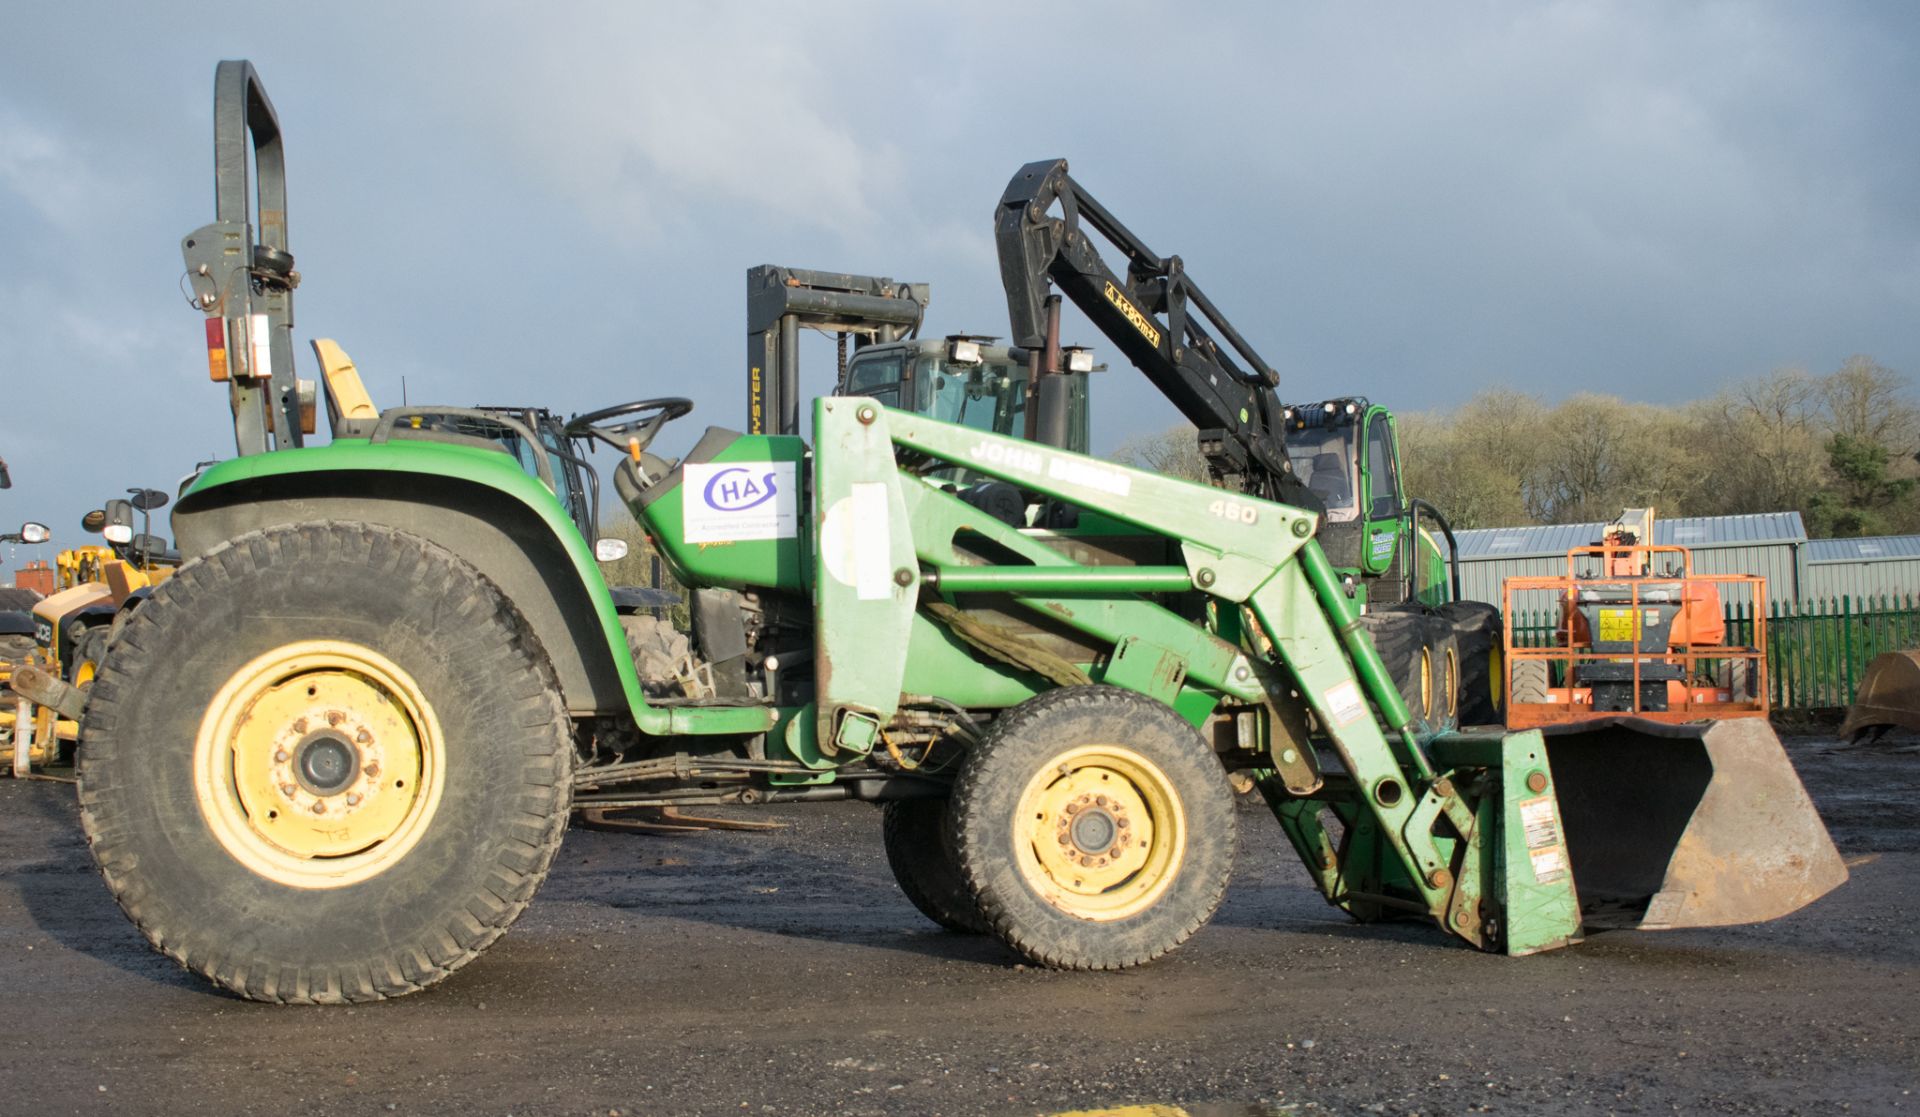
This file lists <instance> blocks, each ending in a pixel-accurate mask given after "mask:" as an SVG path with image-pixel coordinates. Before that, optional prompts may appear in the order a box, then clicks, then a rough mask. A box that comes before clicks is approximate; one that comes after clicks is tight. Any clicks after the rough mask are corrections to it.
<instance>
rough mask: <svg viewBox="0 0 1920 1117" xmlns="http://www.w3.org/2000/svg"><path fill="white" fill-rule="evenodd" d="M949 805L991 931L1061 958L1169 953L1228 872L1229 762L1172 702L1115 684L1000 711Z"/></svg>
mask: <svg viewBox="0 0 1920 1117" xmlns="http://www.w3.org/2000/svg"><path fill="white" fill-rule="evenodd" d="M950 810H951V811H952V821H951V826H952V828H953V840H954V853H955V856H956V857H957V859H958V860H959V863H960V871H961V873H962V874H963V875H964V876H965V878H966V881H967V885H968V888H969V889H970V890H971V891H972V893H973V897H974V900H975V902H976V903H977V904H978V905H979V907H980V912H981V914H982V915H983V916H984V917H985V918H986V921H987V923H988V925H989V926H990V927H991V928H992V930H993V932H994V934H996V935H998V936H999V937H1000V939H1001V941H1003V942H1005V943H1006V944H1007V945H1008V946H1010V947H1012V948H1013V949H1014V950H1016V951H1018V952H1019V953H1020V954H1022V955H1024V956H1025V957H1027V958H1028V959H1030V960H1032V961H1034V962H1038V963H1040V964H1041V965H1045V966H1052V967H1055V968H1058V969H1071V970H1117V969H1123V968H1125V967H1128V966H1137V965H1140V964H1141V963H1144V962H1150V961H1152V960H1153V959H1155V958H1158V957H1160V956H1161V955H1162V954H1165V953H1166V952H1167V951H1169V950H1172V949H1173V948H1174V947H1176V946H1179V945H1180V944H1181V943H1183V942H1185V941H1186V940H1187V938H1188V937H1189V936H1191V935H1192V934H1193V933H1194V932H1195V931H1197V930H1199V929H1200V928H1201V927H1202V926H1204V925H1205V924H1206V922H1207V920H1208V919H1211V918H1212V917H1213V913H1214V910H1215V909H1216V908H1218V907H1219V905H1220V898H1221V896H1222V895H1224V894H1225V893H1226V889H1227V879H1228V877H1229V876H1231V875H1232V872H1233V857H1234V852H1235V840H1236V839H1235V820H1234V810H1233V789H1232V787H1231V786H1230V785H1229V784H1228V782H1227V773H1226V770H1225V769H1224V768H1223V767H1222V766H1221V764H1220V761H1219V759H1218V758H1217V757H1215V756H1214V754H1213V753H1212V751H1211V750H1209V749H1208V748H1207V745H1206V742H1205V741H1203V740H1202V739H1201V737H1200V735H1199V734H1198V733H1197V732H1195V730H1194V728H1193V726H1192V725H1190V724H1188V723H1187V721H1186V720H1185V719H1183V718H1182V717H1180V715H1178V714H1176V713H1174V712H1173V710H1172V709H1171V708H1169V707H1167V706H1165V705H1163V704H1161V703H1159V702H1156V701H1154V700H1153V699H1151V698H1147V697H1146V696H1144V695H1141V694H1137V693H1135V692H1133V691H1130V690H1122V689H1120V688H1118V687H1110V686H1076V687H1063V688H1061V689H1058V690H1053V691H1048V692H1047V693H1045V694H1042V695H1040V696H1039V697H1037V698H1033V699H1029V700H1028V701H1027V702H1025V703H1023V704H1021V705H1020V706H1018V707H1016V708H1014V709H1013V710H1012V711H1011V712H1010V713H1008V714H1007V715H1005V716H1003V717H1001V718H1000V719H998V720H997V721H995V722H994V724H993V728H992V729H991V730H989V731H988V733H987V736H986V739H985V740H984V741H982V742H981V744H980V745H978V746H977V747H975V748H974V750H973V751H972V753H971V754H969V756H968V757H967V760H966V763H965V765H964V766H963V767H962V769H961V771H960V775H959V778H958V780H957V781H956V782H955V786H954V792H953V800H952V805H951V807H950ZM1142 833H1145V834H1146V837H1145V838H1141V837H1140V835H1141V834H1142ZM1100 851H1105V852H1104V855H1103V854H1102V853H1101V852H1100ZM1069 861H1070V862H1071V863H1070V864H1068V863H1066V862H1069ZM1076 877H1078V879H1076Z"/></svg>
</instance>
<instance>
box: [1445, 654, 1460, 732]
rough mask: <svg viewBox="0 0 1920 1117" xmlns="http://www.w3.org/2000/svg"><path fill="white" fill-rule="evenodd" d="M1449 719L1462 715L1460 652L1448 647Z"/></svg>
mask: <svg viewBox="0 0 1920 1117" xmlns="http://www.w3.org/2000/svg"><path fill="white" fill-rule="evenodd" d="M1445 678H1446V681H1447V720H1448V721H1452V720H1453V719H1455V718H1457V717H1459V716H1460V653H1459V652H1458V651H1455V650H1454V649H1453V648H1448V649H1447V671H1446V675H1445Z"/></svg>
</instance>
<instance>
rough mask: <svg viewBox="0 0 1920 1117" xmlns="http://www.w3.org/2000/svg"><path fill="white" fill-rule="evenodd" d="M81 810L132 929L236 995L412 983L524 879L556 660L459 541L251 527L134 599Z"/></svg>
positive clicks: (549, 753)
mask: <svg viewBox="0 0 1920 1117" xmlns="http://www.w3.org/2000/svg"><path fill="white" fill-rule="evenodd" d="M82 740H83V741H84V742H85V747H84V748H82V749H81V761H80V772H79V781H80V803H81V820H82V822H83V823H84V824H85V826H86V831H87V835H88V838H89V839H90V840H91V842H92V846H93V853H94V857H95V859H96V860H97V861H98V862H99V864H100V868H101V871H102V873H103V874H104V875H105V877H106V881H107V885H108V887H109V888H110V889H111V890H112V892H113V894H114V897H115V899H117V900H118V901H119V903H120V906H121V907H122V908H123V909H124V910H125V911H126V913H127V915H128V916H129V917H130V918H131V919H132V920H133V921H134V923H135V924H136V925H138V926H139V928H140V929H141V931H142V932H144V933H145V934H146V936H147V938H148V939H149V941H151V942H152V943H153V945H154V946H155V947H156V948H157V949H159V950H160V951H162V952H163V953H165V954H167V955H168V956H170V957H172V958H174V959H175V960H176V961H178V962H180V963H181V964H182V965H184V966H185V967H186V968H188V969H190V970H193V971H194V972H196V973H199V974H201V975H203V976H205V977H207V978H208V979H210V980H212V981H213V982H214V983H216V984H218V985H221V986H224V987H225V988H227V989H229V990H231V991H233V992H235V993H238V994H240V995H241V996H245V997H249V998H252V999H254V1000H263V1001H280V1002H301V1003H315V1002H319V1003H330V1002H340V1001H369V1000H377V999H380V998H383V997H390V996H395V995H398V994H401V993H407V992H412V991H413V990H416V989H420V988H424V987H425V986H428V985H431V984H433V983H434V982H437V981H439V980H441V979H442V978H444V977H446V976H447V975H448V974H450V973H452V972H453V971H454V970H457V969H459V968H460V967H461V966H463V965H465V964H466V963H467V962H469V961H471V960H472V959H473V958H474V957H475V956H476V955H478V954H479V953H480V951H481V950H483V949H485V948H486V947H487V946H488V945H489V944H491V943H492V942H493V941H494V940H495V939H497V938H498V937H499V936H500V935H501V933H502V932H504V931H505V930H506V928H507V927H508V925H509V924H511V923H512V922H513V921H514V920H515V919H516V918H517V917H518V916H519V914H520V912H521V911H522V910H524V909H525V907H526V905H527V902H528V901H529V900H530V899H532V897H533V893H534V890H535V889H536V888H537V887H538V886H539V884H540V882H541V881H542V880H543V879H544V878H545V877H546V874H547V869H548V866H549V865H550V864H551V863H552V860H553V856H554V853H555V851H556V850H557V849H558V848H559V845H560V838H561V835H562V834H563V833H564V832H565V824H566V818H567V809H568V804H569V800H570V787H571V783H570V778H569V777H570V773H571V766H572V762H573V745H572V739H571V733H570V728H569V724H568V721H567V717H566V711H565V708H564V706H563V705H562V703H561V699H560V693H559V687H558V684H557V682H556V681H555V678H554V674H553V669H552V667H551V666H550V664H549V663H548V661H547V657H546V655H545V654H544V653H543V652H542V651H541V649H540V647H539V645H538V643H537V641H536V640H535V638H534V636H533V635H532V633H531V631H530V630H529V629H528V628H527V626H526V624H525V622H524V621H523V620H522V619H521V617H520V615H519V614H518V613H517V612H516V611H515V610H514V609H513V607H512V606H511V604H509V603H508V602H507V600H506V599H505V598H504V597H502V596H501V594H500V593H499V591H498V590H496V589H495V588H494V587H493V585H492V584H491V583H489V582H488V581H486V580H485V579H484V578H483V577H481V576H480V574H479V573H478V572H477V571H475V570H474V569H473V567H471V566H470V565H468V564H467V563H466V562H464V561H462V560H461V559H460V558H458V557H457V556H455V555H453V554H452V553H451V552H448V551H446V550H444V549H442V548H440V547H438V546H436V545H435V544H432V543H430V542H427V541H426V540H423V539H420V538H418V537H416V536H412V535H407V534H405V533H402V532H397V531H393V530H391V529H388V528H384V527H377V526H372V525H368V524H361V523H341V522H328V523H317V524H307V525H301V526H297V527H293V526H290V527H277V528H271V529H268V530H265V531H259V532H253V533H251V534H248V535H244V536H241V537H240V538H237V539H234V540H232V541H231V542H229V543H226V544H223V545H221V546H220V547H217V548H215V549H214V550H213V551H211V552H210V553H208V554H207V555H206V556H205V557H203V558H201V559H198V560H196V561H194V562H191V563H189V564H187V565H186V566H183V567H182V568H181V569H180V571H179V573H178V574H176V575H175V576H174V577H172V578H170V579H168V580H167V581H166V582H165V583H163V584H162V585H161V586H159V587H158V588H157V589H156V590H155V591H154V594H153V596H152V598H151V599H150V600H149V601H148V602H147V604H146V605H145V606H143V607H142V608H141V609H140V610H139V611H138V612H136V613H134V614H133V615H132V617H131V619H130V621H129V623H128V624H127V626H126V629H125V631H124V632H123V633H122V634H121V636H120V638H119V639H118V640H116V641H115V642H114V647H113V658H112V663H111V664H110V665H109V666H108V667H107V669H106V670H105V671H103V672H101V673H100V675H99V676H98V677H97V678H96V679H95V680H94V681H93V686H92V694H91V696H90V698H89V701H88V703H87V711H86V717H85V720H84V721H83V723H82Z"/></svg>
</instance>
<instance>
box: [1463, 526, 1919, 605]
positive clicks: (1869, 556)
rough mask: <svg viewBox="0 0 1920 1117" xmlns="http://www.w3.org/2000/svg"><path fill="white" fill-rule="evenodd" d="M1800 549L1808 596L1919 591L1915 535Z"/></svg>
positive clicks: (1874, 597)
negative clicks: (1803, 559) (1803, 552)
mask: <svg viewBox="0 0 1920 1117" xmlns="http://www.w3.org/2000/svg"><path fill="white" fill-rule="evenodd" d="M1464 554H1465V552H1464V550H1463V551H1462V555H1463V557H1464ZM1805 554H1806V575H1805V579H1804V583H1803V584H1804V586H1805V589H1806V595H1807V596H1808V597H1811V598H1818V599H1820V600H1826V599H1828V598H1835V599H1837V598H1841V597H1847V598H1851V599H1852V601H1853V605H1854V608H1856V609H1857V608H1859V607H1860V605H1861V603H1862V602H1863V601H1872V602H1873V603H1875V604H1877V603H1878V602H1879V600H1880V598H1881V597H1883V596H1885V597H1894V596H1898V597H1901V598H1905V597H1907V596H1908V595H1910V594H1920V535H1879V536H1869V537H1867V538H1865V539H1814V540H1811V541H1809V542H1808V543H1807V547H1806V551H1805Z"/></svg>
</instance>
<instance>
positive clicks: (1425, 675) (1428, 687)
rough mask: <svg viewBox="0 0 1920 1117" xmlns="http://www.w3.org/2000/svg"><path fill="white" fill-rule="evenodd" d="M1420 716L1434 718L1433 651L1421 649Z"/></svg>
mask: <svg viewBox="0 0 1920 1117" xmlns="http://www.w3.org/2000/svg"><path fill="white" fill-rule="evenodd" d="M1420 716H1421V717H1423V718H1430V717H1432V716H1433V649H1432V648H1421V649H1420Z"/></svg>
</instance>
